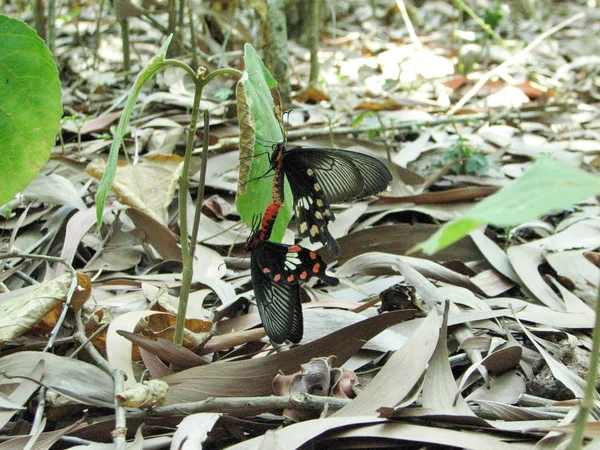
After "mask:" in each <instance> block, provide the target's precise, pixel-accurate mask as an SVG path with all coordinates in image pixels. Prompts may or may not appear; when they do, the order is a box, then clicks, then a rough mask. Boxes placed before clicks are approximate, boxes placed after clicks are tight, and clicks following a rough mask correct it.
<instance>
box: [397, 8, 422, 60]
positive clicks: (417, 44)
mask: <svg viewBox="0 0 600 450" xmlns="http://www.w3.org/2000/svg"><path fill="white" fill-rule="evenodd" d="M396 6H397V7H398V9H399V10H400V14H401V15H402V20H403V21H404V25H405V26H406V30H407V31H408V35H409V36H410V40H411V41H412V44H413V45H414V46H415V47H416V48H418V49H421V48H423V44H421V41H420V40H419V37H418V36H417V33H415V28H414V27H413V24H412V22H411V20H410V16H409V15H408V11H407V10H406V5H405V4H404V2H403V1H402V0H396Z"/></svg>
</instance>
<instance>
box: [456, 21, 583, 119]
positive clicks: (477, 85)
mask: <svg viewBox="0 0 600 450" xmlns="http://www.w3.org/2000/svg"><path fill="white" fill-rule="evenodd" d="M582 17H585V13H582V12H581V13H579V14H575V15H574V16H572V17H570V18H568V19H567V20H564V21H562V22H561V23H559V24H558V25H556V26H554V27H552V28H550V29H549V30H547V31H545V32H543V33H542V34H540V35H539V36H538V37H536V38H535V39H534V40H533V41H531V42H530V43H529V45H527V47H525V48H524V49H523V50H521V51H520V52H519V53H517V54H516V55H513V56H512V57H511V58H509V59H507V60H506V61H504V62H503V63H502V64H500V65H499V66H498V67H496V68H494V69H492V70H490V71H489V72H488V73H487V74H485V75H484V76H483V77H481V78H480V79H479V80H478V81H477V83H475V85H474V86H473V87H472V88H471V89H470V90H469V92H467V93H466V94H465V95H464V96H463V98H461V99H460V100H459V101H458V103H456V105H454V106H453V107H452V109H451V110H450V111H448V112H447V113H446V115H447V116H451V115H453V114H454V113H455V112H456V111H458V110H459V109H460V108H462V107H463V106H464V105H465V103H467V102H468V101H469V100H470V99H471V98H472V97H473V96H474V95H475V94H476V93H477V92H478V91H479V89H481V88H482V87H483V86H484V85H485V83H487V82H488V81H489V80H490V78H492V77H493V76H494V75H496V74H497V73H499V72H501V71H503V70H504V69H506V68H507V67H510V66H512V65H513V64H515V63H516V62H517V61H519V60H520V59H521V57H522V56H524V55H525V54H527V53H529V52H530V51H531V50H533V49H534V48H535V47H536V46H537V45H538V44H539V43H540V42H542V41H543V40H544V39H546V38H547V37H549V36H551V35H552V34H554V33H556V32H557V31H559V30H561V29H563V28H564V27H566V26H567V25H569V24H571V23H572V22H575V21H576V20H579V19H581V18H582Z"/></svg>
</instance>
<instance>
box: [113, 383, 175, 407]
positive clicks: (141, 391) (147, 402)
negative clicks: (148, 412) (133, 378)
mask: <svg viewBox="0 0 600 450" xmlns="http://www.w3.org/2000/svg"><path fill="white" fill-rule="evenodd" d="M168 390H169V385H168V384H167V383H165V382H164V381H161V380H148V381H144V382H143V383H137V384H136V385H135V386H133V387H131V388H129V389H126V390H125V391H123V392H121V393H120V394H117V401H118V402H119V404H120V405H121V406H125V407H128V408H141V409H152V408H155V407H157V406H161V405H162V404H163V403H164V401H165V398H166V396H167V391H168Z"/></svg>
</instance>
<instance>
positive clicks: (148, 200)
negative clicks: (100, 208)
mask: <svg viewBox="0 0 600 450" xmlns="http://www.w3.org/2000/svg"><path fill="white" fill-rule="evenodd" d="M105 169H106V161H104V160H103V159H95V160H94V161H92V162H91V163H90V164H88V166H87V168H86V169H85V171H86V172H87V173H88V174H90V175H91V176H93V177H94V178H96V179H97V180H99V179H101V178H102V175H103V174H104V170H105ZM182 169H183V158H181V157H180V156H177V155H168V156H165V155H155V156H149V157H147V158H146V160H144V161H143V162H141V163H140V164H136V165H128V164H125V165H119V166H117V171H116V173H115V180H114V182H113V185H112V190H113V191H114V192H115V194H117V197H118V198H119V201H120V202H121V203H123V204H125V205H128V206H131V207H133V208H137V209H139V210H141V211H144V212H145V213H146V214H148V215H149V216H151V217H152V218H153V219H155V220H157V221H158V222H160V223H162V224H166V219H167V217H166V213H167V208H168V206H169V204H170V203H171V200H173V195H174V194H175V190H176V189H177V182H178V181H179V177H180V176H181V171H182Z"/></svg>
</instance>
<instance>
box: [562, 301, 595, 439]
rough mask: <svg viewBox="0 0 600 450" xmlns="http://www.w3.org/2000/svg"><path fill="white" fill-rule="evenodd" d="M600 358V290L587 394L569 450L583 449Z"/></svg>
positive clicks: (587, 380) (581, 406) (584, 397)
mask: <svg viewBox="0 0 600 450" xmlns="http://www.w3.org/2000/svg"><path fill="white" fill-rule="evenodd" d="M599 357H600V290H599V291H598V298H597V300H596V322H595V324H594V331H593V333H592V353H591V355H590V365H589V367H588V373H587V379H586V386H585V394H584V396H583V398H582V399H581V403H580V404H579V414H577V419H576V420H575V428H574V429H573V436H572V437H571V442H570V444H569V447H568V450H579V449H580V448H581V447H582V443H583V438H584V431H585V424H586V423H587V418H588V415H589V414H590V413H591V412H592V409H593V408H594V401H595V396H596V380H597V379H598V358H599Z"/></svg>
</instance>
